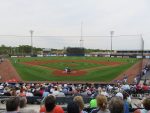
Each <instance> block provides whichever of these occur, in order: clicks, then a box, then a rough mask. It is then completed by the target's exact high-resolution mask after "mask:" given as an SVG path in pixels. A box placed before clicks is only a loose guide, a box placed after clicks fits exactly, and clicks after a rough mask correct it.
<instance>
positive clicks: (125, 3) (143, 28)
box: [0, 0, 150, 50]
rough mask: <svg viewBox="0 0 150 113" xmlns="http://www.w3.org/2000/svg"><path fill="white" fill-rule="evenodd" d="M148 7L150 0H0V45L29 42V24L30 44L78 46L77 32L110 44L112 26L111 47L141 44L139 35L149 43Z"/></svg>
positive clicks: (88, 43)
mask: <svg viewBox="0 0 150 113" xmlns="http://www.w3.org/2000/svg"><path fill="white" fill-rule="evenodd" d="M149 12H150V0H0V45H1V44H4V45H7V46H18V45H23V44H24V45H31V38H30V30H33V31H34V32H33V46H34V47H42V48H64V47H68V46H69V47H79V46H80V38H81V36H82V38H83V40H84V41H83V47H85V48H96V49H110V48H111V41H110V31H114V33H113V35H112V49H121V50H126V49H141V48H142V43H141V37H142V38H143V39H144V49H150V44H149V42H150V31H149V27H150V22H149V21H150V13H149ZM81 23H82V24H81ZM81 26H82V27H81ZM81 29H82V32H81ZM81 34H82V35H81Z"/></svg>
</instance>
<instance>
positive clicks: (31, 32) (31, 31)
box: [30, 30, 33, 55]
mask: <svg viewBox="0 0 150 113" xmlns="http://www.w3.org/2000/svg"><path fill="white" fill-rule="evenodd" d="M30 34H31V55H33V40H32V36H33V30H30Z"/></svg>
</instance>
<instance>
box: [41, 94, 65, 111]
mask: <svg viewBox="0 0 150 113" xmlns="http://www.w3.org/2000/svg"><path fill="white" fill-rule="evenodd" d="M43 112H44V113H64V111H63V109H62V108H61V107H60V106H58V105H56V98H55V97H54V96H53V95H49V96H48V97H46V98H45V105H44V106H41V108H40V113H43Z"/></svg>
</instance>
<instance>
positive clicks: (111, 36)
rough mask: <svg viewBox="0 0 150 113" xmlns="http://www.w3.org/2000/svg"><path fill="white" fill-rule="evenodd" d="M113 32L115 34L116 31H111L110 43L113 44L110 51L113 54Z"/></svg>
mask: <svg viewBox="0 0 150 113" xmlns="http://www.w3.org/2000/svg"><path fill="white" fill-rule="evenodd" d="M113 34H114V31H110V41H111V42H110V43H111V44H110V45H111V50H110V53H111V54H112V37H113Z"/></svg>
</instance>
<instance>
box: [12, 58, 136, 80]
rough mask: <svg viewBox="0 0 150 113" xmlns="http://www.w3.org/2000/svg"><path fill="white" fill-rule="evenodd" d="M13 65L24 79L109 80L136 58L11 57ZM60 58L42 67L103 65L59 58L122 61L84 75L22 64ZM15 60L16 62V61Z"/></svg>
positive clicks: (77, 67)
mask: <svg viewBox="0 0 150 113" xmlns="http://www.w3.org/2000/svg"><path fill="white" fill-rule="evenodd" d="M10 60H11V62H12V64H13V66H14V67H15V68H16V70H17V72H18V73H19V75H20V76H21V78H22V79H23V80H25V81H96V82H98V81H103V82H105V81H107V82H108V81H111V80H112V79H114V78H115V77H117V76H118V75H120V74H121V73H123V72H124V71H125V70H127V69H128V68H130V67H131V66H132V65H133V64H135V63H136V62H137V61H138V59H133V58H104V57H41V58H38V57H35V58H33V57H32V58H11V59H10ZM49 60H60V62H58V63H47V64H42V65H41V66H44V67H52V68H56V69H62V70H63V69H64V68H65V67H66V66H68V65H69V66H70V67H71V65H72V64H73V65H76V66H72V67H71V68H72V69H73V70H81V69H88V68H93V67H103V66H104V65H102V64H95V63H88V62H75V63H74V62H73V63H72V62H67V63H66V62H61V60H67V61H69V60H93V61H109V62H122V63H123V64H122V65H119V66H116V67H112V66H105V67H103V68H100V69H96V70H89V71H87V73H86V74H85V75H81V76H59V77H58V76H55V75H53V71H52V70H48V69H45V68H41V67H39V66H29V65H24V64H22V63H23V62H31V61H49ZM16 61H17V62H16Z"/></svg>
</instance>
